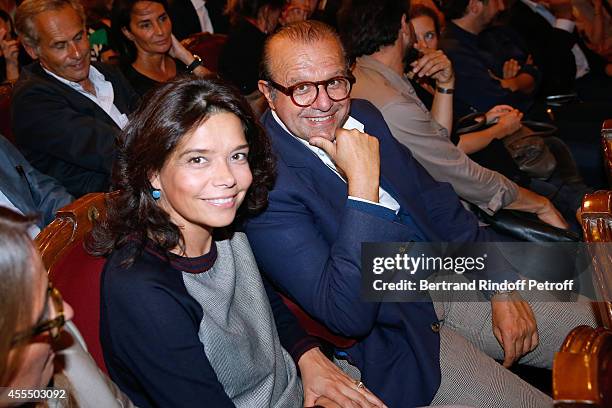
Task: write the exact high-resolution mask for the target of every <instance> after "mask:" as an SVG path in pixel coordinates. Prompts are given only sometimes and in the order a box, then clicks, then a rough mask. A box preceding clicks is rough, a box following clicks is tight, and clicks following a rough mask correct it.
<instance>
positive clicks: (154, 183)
mask: <svg viewBox="0 0 612 408" xmlns="http://www.w3.org/2000/svg"><path fill="white" fill-rule="evenodd" d="M149 183H151V187H153V188H154V189H156V190H161V182H160V180H159V172H157V171H156V172H154V173H151V175H150V176H149Z"/></svg>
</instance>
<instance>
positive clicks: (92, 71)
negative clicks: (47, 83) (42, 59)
mask: <svg viewBox="0 0 612 408" xmlns="http://www.w3.org/2000/svg"><path fill="white" fill-rule="evenodd" d="M41 67H42V69H43V70H44V71H45V72H46V73H47V74H49V75H51V76H52V77H53V78H55V79H57V80H58V81H60V82H61V83H63V84H66V85H68V86H69V87H71V88H73V89H76V90H77V91H80V92H85V89H84V88H83V85H81V84H79V83H78V82H73V81H69V80H67V79H66V78H62V77H61V76H59V75H56V74H54V73H53V72H51V71H49V70H48V69H47V68H45V67H43V66H42V65H41ZM87 77H88V78H89V80H90V81H91V82H93V83H96V82H98V81H100V80H102V81H105V80H106V78H104V75H103V74H102V73H101V72H100V71H98V70H97V69H96V67H94V66H93V65H90V66H89V74H88V76H87Z"/></svg>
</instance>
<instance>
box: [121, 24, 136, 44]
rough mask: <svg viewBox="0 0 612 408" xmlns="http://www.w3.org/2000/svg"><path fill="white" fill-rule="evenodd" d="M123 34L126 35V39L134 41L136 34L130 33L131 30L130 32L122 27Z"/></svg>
mask: <svg viewBox="0 0 612 408" xmlns="http://www.w3.org/2000/svg"><path fill="white" fill-rule="evenodd" d="M121 32H122V33H123V35H125V37H126V38H127V39H128V40H130V41H134V34H132V33H131V32H130V30H128V29H127V28H125V27H121Z"/></svg>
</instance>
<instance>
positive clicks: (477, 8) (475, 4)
mask: <svg viewBox="0 0 612 408" xmlns="http://www.w3.org/2000/svg"><path fill="white" fill-rule="evenodd" d="M483 7H484V3H483V2H482V1H481V0H470V2H469V3H468V7H467V10H468V12H469V13H472V14H480V12H481V11H482V8H483Z"/></svg>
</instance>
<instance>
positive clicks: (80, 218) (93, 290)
mask: <svg viewBox="0 0 612 408" xmlns="http://www.w3.org/2000/svg"><path fill="white" fill-rule="evenodd" d="M108 196H109V194H106V193H90V194H87V195H85V196H83V197H81V198H79V199H78V200H76V201H74V202H73V203H72V204H69V205H67V206H66V207H64V208H62V209H61V210H59V211H58V212H57V215H56V218H55V220H54V221H53V222H52V223H51V224H49V225H48V226H47V227H46V228H45V229H43V230H42V231H41V232H40V233H39V234H38V236H37V237H36V239H35V242H36V244H37V246H38V249H39V251H40V254H41V256H42V259H43V263H44V265H45V267H46V268H47V270H48V271H49V279H50V280H51V282H53V285H54V286H55V287H57V288H58V289H59V291H60V292H61V293H62V296H63V297H64V299H65V300H66V302H68V303H69V304H70V305H71V306H72V308H73V309H74V318H73V319H72V320H73V322H74V323H75V324H76V326H77V327H78V328H79V331H80V332H81V334H82V335H83V338H84V339H85V343H86V344H87V348H88V351H89V353H90V354H91V355H92V357H93V359H94V360H95V362H96V363H97V364H98V366H99V367H100V369H102V371H104V372H106V366H105V365H104V358H103V356H102V347H101V345H100V340H99V323H100V274H101V272H102V268H103V266H104V262H105V259H104V258H97V257H93V256H91V255H89V254H88V253H87V252H86V251H85V249H84V247H83V242H84V239H85V238H86V236H87V235H88V234H89V233H90V232H91V230H92V228H93V225H94V223H95V222H96V221H98V220H100V219H103V217H105V216H106V204H105V200H106V199H107V197H108Z"/></svg>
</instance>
